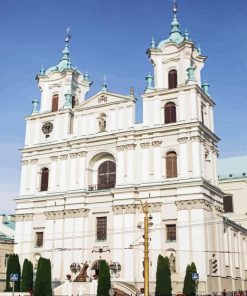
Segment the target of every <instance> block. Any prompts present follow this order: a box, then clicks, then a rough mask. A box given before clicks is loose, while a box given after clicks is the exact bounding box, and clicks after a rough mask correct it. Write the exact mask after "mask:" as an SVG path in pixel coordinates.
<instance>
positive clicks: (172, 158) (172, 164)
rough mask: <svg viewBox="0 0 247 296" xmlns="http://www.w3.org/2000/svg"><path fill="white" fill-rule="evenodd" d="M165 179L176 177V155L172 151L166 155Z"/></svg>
mask: <svg viewBox="0 0 247 296" xmlns="http://www.w3.org/2000/svg"><path fill="white" fill-rule="evenodd" d="M166 177H167V178H175V177H177V154H176V152H174V151H171V152H168V153H167V154H166Z"/></svg>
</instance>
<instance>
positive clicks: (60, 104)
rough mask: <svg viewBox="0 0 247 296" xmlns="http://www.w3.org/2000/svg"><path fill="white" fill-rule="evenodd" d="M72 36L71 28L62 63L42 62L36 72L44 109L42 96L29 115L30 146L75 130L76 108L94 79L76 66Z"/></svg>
mask: <svg viewBox="0 0 247 296" xmlns="http://www.w3.org/2000/svg"><path fill="white" fill-rule="evenodd" d="M70 39H71V36H70V34H69V30H67V36H66V38H65V47H64V49H63V51H62V57H61V59H60V61H59V63H58V64H57V65H56V66H53V67H50V68H49V69H47V70H45V69H44V67H43V66H42V68H41V70H40V73H39V74H38V75H37V76H36V80H37V82H38V87H39V89H40V92H41V98H40V109H39V108H38V105H39V100H37V99H34V100H33V102H32V103H33V110H32V114H31V115H30V116H28V117H27V118H26V120H27V125H26V139H25V145H26V146H32V145H35V144H42V143H47V142H53V141H60V140H62V139H68V138H69V136H70V134H71V133H72V128H73V118H74V109H76V108H77V106H79V105H81V104H82V103H83V102H84V100H85V95H86V93H87V92H88V91H89V89H90V85H91V84H92V82H91V81H89V76H88V73H85V74H82V73H81V72H80V71H79V70H78V69H77V68H76V67H74V66H73V64H72V62H71V57H70V51H69V41H70Z"/></svg>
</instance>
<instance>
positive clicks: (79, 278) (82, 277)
mask: <svg viewBox="0 0 247 296" xmlns="http://www.w3.org/2000/svg"><path fill="white" fill-rule="evenodd" d="M82 265H83V267H82V270H81V271H80V273H79V275H78V276H77V277H76V279H75V282H86V280H87V277H88V275H87V269H88V267H89V265H88V263H87V261H86V262H85V263H82Z"/></svg>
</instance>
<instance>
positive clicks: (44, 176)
mask: <svg viewBox="0 0 247 296" xmlns="http://www.w3.org/2000/svg"><path fill="white" fill-rule="evenodd" d="M40 183H41V184H40V191H47V190H48V183H49V170H48V168H43V169H42V172H41V182H40Z"/></svg>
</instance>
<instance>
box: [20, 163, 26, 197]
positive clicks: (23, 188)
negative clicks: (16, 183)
mask: <svg viewBox="0 0 247 296" xmlns="http://www.w3.org/2000/svg"><path fill="white" fill-rule="evenodd" d="M21 164H22V166H21V182H20V195H23V194H25V193H26V182H27V169H28V160H22V161H21Z"/></svg>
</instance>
